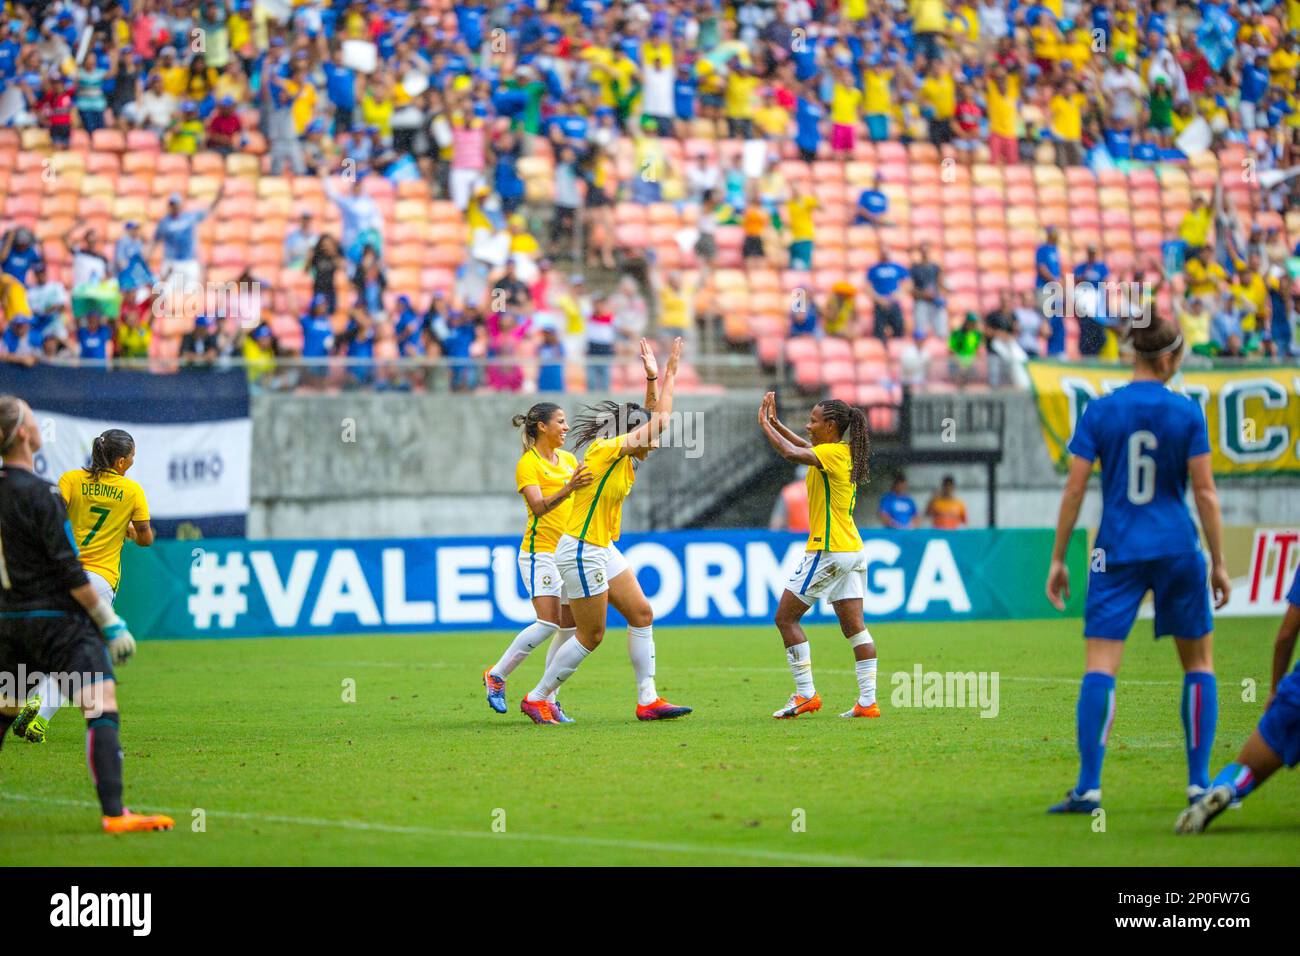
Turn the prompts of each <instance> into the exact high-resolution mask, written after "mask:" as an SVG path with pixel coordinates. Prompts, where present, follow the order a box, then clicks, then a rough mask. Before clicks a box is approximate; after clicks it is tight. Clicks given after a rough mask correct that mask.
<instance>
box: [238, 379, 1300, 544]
mask: <svg viewBox="0 0 1300 956" xmlns="http://www.w3.org/2000/svg"><path fill="white" fill-rule="evenodd" d="M622 397H624V398H626V397H628V396H622ZM759 398H760V393H759V392H758V391H757V390H753V391H750V390H731V391H728V392H727V393H726V394H725V395H718V396H684V397H682V398H681V399H680V400H679V401H678V402H677V403H676V407H677V409H678V410H680V411H681V412H683V413H684V414H685V415H690V416H692V417H693V419H692V420H693V425H692V427H693V429H694V431H693V434H692V437H693V438H695V439H697V440H698V446H699V448H698V450H699V455H698V457H694V456H693V457H689V458H688V457H687V453H686V450H685V449H683V448H680V447H676V448H673V447H669V448H664V449H661V450H660V451H658V452H656V453H655V454H654V455H652V456H651V457H650V459H649V460H648V461H647V462H646V464H645V465H644V466H643V467H642V469H641V471H640V472H639V473H638V478H637V489H636V491H635V492H634V493H633V495H632V496H631V497H630V498H629V499H628V505H627V507H626V509H625V514H624V525H625V527H626V528H627V529H628V530H647V529H657V528H667V527H680V526H682V525H683V524H689V523H690V522H691V521H693V520H696V519H697V518H698V517H699V516H701V515H704V514H706V513H708V512H710V511H712V510H713V509H715V507H716V506H718V505H719V504H721V505H722V506H723V511H722V512H721V513H720V514H719V513H716V512H715V513H714V515H713V516H712V517H710V518H709V522H710V523H711V524H716V525H735V524H738V523H739V524H746V525H754V524H762V523H765V521H766V518H765V517H761V518H756V517H755V516H756V515H763V516H765V515H766V514H767V513H768V512H769V511H770V508H771V502H770V501H768V502H764V503H763V506H762V507H761V508H757V507H753V502H749V501H747V502H745V504H746V505H748V506H750V507H747V508H740V507H737V508H735V509H733V511H734V513H733V514H730V515H729V514H728V511H727V504H728V502H729V501H732V500H735V499H736V497H737V489H739V488H741V487H742V486H746V484H747V482H750V481H751V480H753V479H755V478H762V477H763V475H764V473H769V474H768V476H767V477H768V478H769V480H768V481H766V482H764V483H763V485H762V487H761V488H759V489H758V490H757V491H751V492H747V493H748V494H762V495H766V496H769V497H772V498H775V489H776V488H778V487H779V484H780V482H779V480H778V481H776V482H773V481H771V480H770V478H771V477H772V476H771V474H770V470H773V469H775V470H777V471H780V469H782V468H784V467H785V466H784V465H783V464H782V463H781V462H780V460H779V459H778V458H776V456H775V455H774V454H773V453H772V452H771V451H770V450H769V449H768V448H767V445H766V443H765V442H764V441H763V439H762V436H761V435H760V434H759V432H758V428H757V424H756V421H755V414H756V409H757V407H758V401H759ZM997 399H998V400H999V401H1001V402H1002V403H1003V406H1004V411H1005V416H1006V433H1005V445H1004V458H1003V461H1002V464H1001V465H1000V466H999V467H998V494H997V512H998V514H997V518H998V524H999V526H1001V527H1050V526H1052V525H1054V524H1055V520H1056V508H1057V504H1058V502H1059V500H1060V493H1061V488H1062V485H1063V481H1064V480H1063V478H1062V476H1061V475H1060V474H1058V473H1057V472H1056V471H1055V469H1054V468H1053V467H1052V464H1051V461H1050V460H1049V458H1048V454H1047V448H1046V445H1045V443H1044V441H1043V437H1042V430H1041V428H1040V426H1039V421H1038V413H1037V409H1036V406H1035V403H1034V399H1033V397H1032V396H1031V395H1028V394H1024V393H1008V394H1002V395H999V396H997ZM534 400H535V399H534V397H533V396H511V395H473V396H466V395H450V394H431V395H409V394H400V393H365V392H357V393H348V394H340V395H275V394H262V395H257V396H254V400H253V442H254V455H253V474H252V497H253V501H252V510H251V514H250V516H249V535H250V536H251V537H255V538H362V537H390V536H391V537H425V536H433V535H473V534H513V533H515V532H521V533H522V529H523V512H522V508H521V507H520V502H519V496H518V495H517V494H516V492H515V489H514V464H515V461H516V460H517V458H518V455H519V443H518V438H517V436H516V433H515V431H514V430H513V429H512V428H511V427H510V418H511V416H512V415H514V414H515V413H516V412H521V411H524V410H525V409H526V408H527V407H528V405H529V404H531V402H532V401H534ZM586 400H589V397H587V396H566V397H563V398H562V400H561V404H563V405H564V407H565V408H566V410H567V411H568V413H569V416H570V419H571V420H572V418H573V417H575V415H576V414H577V412H578V409H579V407H580V406H581V405H582V404H583V402H584V401H586ZM943 400H945V401H947V400H955V401H956V402H957V403H962V402H964V401H966V400H967V399H965V398H963V397H962V396H955V397H948V396H945V397H944V399H943ZM919 401H921V402H925V401H937V399H924V398H922V399H919ZM955 437H956V443H957V446H958V447H960V445H961V443H962V442H970V443H972V444H974V443H979V442H982V441H986V440H987V438H986V437H985V436H981V435H978V434H973V435H969V436H966V435H962V434H961V433H960V432H959V433H958V434H957V435H956V436H955ZM349 439H351V440H349ZM915 440H916V442H917V444H930V445H940V444H941V436H940V435H939V434H937V433H936V434H933V435H927V434H924V433H919V432H918V433H917V434H916V436H915ZM692 454H693V453H692ZM787 471H788V469H787ZM949 472H951V473H952V474H954V475H955V476H956V478H957V484H958V492H959V494H960V495H961V496H962V498H963V499H964V500H965V502H966V506H967V511H968V514H969V517H970V523H971V525H972V526H973V527H982V526H984V525H986V524H987V521H988V508H987V504H986V496H985V493H984V489H985V486H986V474H985V470H984V468H983V467H982V466H980V467H945V466H941V465H930V466H916V467H913V468H910V469H909V478H910V483H911V492H912V495H913V497H915V498H916V499H917V502H918V504H919V505H920V506H921V507H924V505H925V501H926V499H927V498H928V496H929V494H930V492H931V491H932V490H934V489H935V488H937V487H938V485H939V481H940V479H941V477H942V476H943V475H944V474H945V473H949ZM888 477H889V476H888V474H887V473H885V472H884V471H883V470H880V471H878V473H877V474H874V475H873V477H872V482H871V484H870V486H869V487H868V488H867V489H866V490H865V491H864V493H863V494H862V495H861V496H860V500H859V505H858V515H857V517H858V522H859V523H860V524H861V525H863V526H864V527H866V526H872V525H875V524H877V520H876V519H875V517H874V515H875V512H876V505H877V503H878V501H879V496H880V495H881V494H883V493H884V492H885V491H886V490H888ZM1220 495H1221V498H1222V504H1223V511H1224V520H1225V523H1226V524H1228V525H1230V526H1231V525H1242V526H1249V525H1256V524H1270V525H1279V524H1287V525H1300V481H1279V480H1277V479H1273V480H1268V481H1265V480H1260V479H1251V478H1235V479H1223V480H1221V481H1220ZM1099 515H1100V498H1099V495H1098V493H1097V488H1096V482H1095V480H1094V487H1093V489H1092V491H1091V492H1090V494H1089V496H1088V499H1087V501H1086V502H1085V504H1084V510H1083V514H1082V516H1081V522H1082V524H1084V525H1085V526H1088V527H1095V526H1096V524H1097V520H1098V518H1099Z"/></svg>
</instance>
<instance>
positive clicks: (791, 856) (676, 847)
mask: <svg viewBox="0 0 1300 956" xmlns="http://www.w3.org/2000/svg"><path fill="white" fill-rule="evenodd" d="M0 799H4V800H16V801H20V802H23V803H49V804H56V805H58V806H65V807H82V808H87V809H98V807H99V804H98V803H93V802H91V801H89V800H71V799H67V798H64V797H39V796H34V795H31V794H22V793H3V792H0ZM152 809H153V810H156V811H157V812H160V813H166V814H169V815H174V816H178V817H184V816H185V814H187V813H188V812H189V811H188V810H175V809H168V808H167V807H153V808H152ZM207 815H208V816H210V817H217V818H221V817H226V818H229V819H232V820H246V821H250V822H253V823H279V824H284V825H286V826H300V827H317V828H322V827H332V828H335V829H340V830H359V831H363V832H365V831H370V832H375V833H395V834H405V835H408V836H429V837H442V838H445V839H454V840H459V839H478V840H481V839H488V840H520V841H524V842H536V843H556V844H580V845H582V846H592V847H607V848H609V849H616V850H645V851H647V852H652V853H695V854H698V855H701V856H722V857H726V856H734V857H748V858H750V859H755V860H771V861H774V862H786V863H817V864H824V865H827V866H955V865H962V866H969V865H972V864H965V863H963V864H953V863H943V862H939V861H936V860H874V859H872V860H868V859H862V858H859V857H849V856H832V855H829V854H823V853H789V852H786V851H784V850H760V849H753V848H747V847H741V848H735V849H728V848H724V847H714V846H702V845H700V844H694V843H659V842H655V841H648V840H615V839H603V838H601V837H587V836H561V835H559V834H551V833H518V832H516V833H509V832H507V833H481V832H479V831H477V830H438V829H434V828H432V827H414V826H399V825H397V824H391V823H370V822H367V821H365V820H330V819H324V818H319V817H290V816H280V815H277V814H267V813H242V812H239V811H234V810H208V811H207Z"/></svg>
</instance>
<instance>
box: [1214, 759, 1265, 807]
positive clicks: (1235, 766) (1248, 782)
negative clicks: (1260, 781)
mask: <svg viewBox="0 0 1300 956" xmlns="http://www.w3.org/2000/svg"><path fill="white" fill-rule="evenodd" d="M1220 785H1222V786H1228V787H1231V788H1232V792H1233V793H1235V794H1236V795H1237V799H1238V800H1241V799H1244V798H1245V797H1248V796H1250V794H1251V793H1252V792H1253V791H1254V789H1255V774H1254V773H1252V772H1251V769H1250V768H1249V767H1247V766H1246V765H1245V764H1240V763H1230V764H1228V765H1227V766H1226V767H1224V768H1223V769H1222V770H1220V771H1219V775H1218V776H1217V777H1215V778H1214V783H1212V784H1210V786H1212V787H1218V786H1220Z"/></svg>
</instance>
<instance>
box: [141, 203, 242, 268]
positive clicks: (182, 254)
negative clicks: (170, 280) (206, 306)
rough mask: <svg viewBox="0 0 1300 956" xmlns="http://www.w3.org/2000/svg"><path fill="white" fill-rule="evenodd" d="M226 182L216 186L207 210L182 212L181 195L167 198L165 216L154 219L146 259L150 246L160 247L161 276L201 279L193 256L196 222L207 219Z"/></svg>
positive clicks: (194, 254)
mask: <svg viewBox="0 0 1300 956" xmlns="http://www.w3.org/2000/svg"><path fill="white" fill-rule="evenodd" d="M225 189H226V183H225V180H222V182H221V185H220V186H219V187H218V188H217V195H216V196H215V197H214V198H213V200H212V203H211V205H209V206H208V208H207V209H192V210H190V211H189V212H186V211H185V210H184V209H182V207H181V194H180V193H172V194H171V195H170V196H169V197H167V215H165V216H163V217H162V219H160V220H159V221H158V228H157V230H156V231H155V232H154V237H153V245H152V246H151V247H150V249H149V258H150V259H152V258H153V252H154V249H156V248H157V247H158V246H160V245H161V246H162V248H163V268H162V273H163V276H164V277H165V278H166V277H170V276H173V275H179V276H182V277H183V278H184V279H185V280H186V281H188V282H192V283H196V284H197V283H198V282H201V281H202V278H203V271H202V269H201V268H200V266H199V262H198V259H197V257H196V250H197V243H196V241H195V239H196V233H197V231H198V227H199V223H201V222H202V221H203V220H204V219H207V218H208V214H209V213H211V212H212V210H213V209H215V208H216V207H217V203H219V202H221V196H222V194H223V193H224V192H225Z"/></svg>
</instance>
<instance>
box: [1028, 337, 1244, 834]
mask: <svg viewBox="0 0 1300 956" xmlns="http://www.w3.org/2000/svg"><path fill="white" fill-rule="evenodd" d="M1132 343H1133V348H1134V352H1135V356H1134V365H1133V381H1132V382H1131V383H1130V384H1128V385H1125V386H1124V387H1123V388H1120V389H1116V390H1115V391H1114V392H1111V393H1110V394H1109V395H1106V396H1104V397H1102V398H1098V399H1094V400H1092V401H1090V402H1088V404H1087V405H1086V406H1085V407H1084V410H1083V414H1082V415H1080V416H1079V422H1078V424H1077V425H1076V426H1075V429H1074V437H1073V438H1071V439H1070V453H1071V454H1072V455H1073V456H1074V457H1073V458H1072V459H1071V461H1070V474H1069V478H1068V479H1067V480H1066V485H1065V491H1064V493H1063V494H1062V495H1061V509H1060V514H1059V516H1058V518H1057V521H1056V543H1055V545H1054V546H1053V549H1052V562H1051V567H1050V568H1049V570H1048V572H1047V599H1048V600H1049V601H1051V602H1052V604H1053V605H1054V606H1055V607H1056V608H1057V609H1058V610H1064V608H1065V600H1064V599H1066V598H1069V596H1070V575H1069V571H1068V569H1067V568H1066V566H1065V549H1066V546H1067V545H1068V544H1069V540H1070V535H1071V533H1072V532H1073V531H1074V523H1075V521H1076V520H1077V519H1078V517H1079V506H1080V505H1081V504H1082V503H1083V496H1084V494H1085V493H1086V492H1087V490H1088V478H1089V476H1090V475H1091V474H1092V468H1093V464H1094V463H1096V462H1100V463H1101V498H1102V512H1101V526H1100V527H1099V528H1098V530H1097V541H1096V544H1095V547H1094V550H1093V552H1092V558H1091V561H1090V562H1089V570H1088V597H1087V601H1086V602H1085V605H1084V612H1083V634H1084V638H1085V652H1084V654H1085V663H1084V675H1083V683H1082V686H1081V688H1080V690H1079V704H1078V710H1077V721H1078V742H1079V757H1080V769H1079V780H1078V783H1077V784H1076V785H1075V787H1074V789H1073V790H1071V791H1069V792H1068V793H1067V794H1066V796H1065V799H1064V800H1062V801H1061V802H1060V803H1058V804H1055V805H1054V806H1052V807H1050V808H1049V810H1048V812H1049V813H1091V812H1092V811H1093V810H1095V809H1097V808H1098V807H1099V806H1101V764H1102V759H1103V758H1104V757H1105V753H1106V741H1107V738H1109V736H1110V728H1111V724H1112V723H1113V721H1114V719H1115V674H1116V673H1117V672H1118V671H1119V664H1120V657H1121V655H1122V654H1123V652H1124V640H1125V638H1127V637H1128V633H1129V630H1130V629H1131V628H1132V627H1133V621H1134V619H1135V618H1136V617H1137V612H1138V606H1139V605H1140V604H1141V603H1142V598H1143V597H1144V596H1145V595H1146V592H1147V591H1152V592H1154V596H1155V636H1156V637H1157V638H1159V637H1163V636H1164V635H1167V634H1168V635H1172V636H1173V638H1174V646H1175V648H1176V649H1177V651H1178V658H1179V660H1180V662H1181V663H1182V666H1183V671H1184V677H1183V694H1182V703H1181V705H1180V710H1181V714H1182V721H1183V733H1184V735H1185V737H1186V749H1187V795H1188V800H1189V801H1193V800H1196V799H1197V798H1199V797H1200V796H1201V794H1203V793H1204V792H1205V790H1206V788H1207V787H1209V785H1210V748H1211V747H1212V746H1213V744H1214V728H1215V724H1216V723H1217V720H1218V712H1219V702H1218V696H1217V686H1216V683H1215V679H1214V661H1213V658H1212V656H1211V640H1212V638H1213V627H1214V624H1213V618H1212V616H1211V613H1210V596H1209V590H1208V589H1207V587H1206V568H1205V555H1204V553H1203V552H1202V551H1201V549H1200V547H1199V545H1198V543H1197V535H1196V525H1195V524H1194V523H1193V522H1192V516H1191V514H1190V513H1189V512H1188V510H1187V506H1186V505H1185V504H1184V503H1183V496H1184V494H1185V492H1186V489H1187V478H1188V475H1189V474H1190V475H1191V479H1192V493H1193V496H1194V497H1195V499H1196V510H1197V512H1198V513H1199V515H1200V518H1201V527H1202V529H1204V531H1205V543H1206V545H1207V547H1208V550H1209V553H1210V561H1211V571H1210V584H1211V586H1212V587H1213V590H1214V599H1215V607H1216V608H1219V607H1223V605H1224V604H1226V603H1227V602H1228V594H1229V592H1230V591H1231V589H1232V582H1231V580H1230V579H1229V577H1228V570H1227V567H1226V566H1225V565H1224V563H1223V546H1222V528H1223V520H1222V518H1221V516H1220V514H1219V496H1218V492H1217V491H1216V490H1215V487H1214V473H1213V470H1212V465H1211V461H1210V443H1209V438H1208V436H1207V434H1206V428H1205V416H1204V415H1203V414H1202V412H1201V407H1200V405H1198V404H1197V403H1196V401H1195V400H1193V399H1191V398H1188V397H1186V396H1183V395H1179V394H1177V393H1175V392H1172V391H1170V390H1169V389H1168V388H1166V387H1165V383H1166V382H1168V381H1169V379H1170V378H1171V377H1172V376H1173V374H1174V373H1175V372H1176V371H1177V370H1178V365H1179V363H1180V362H1181V361H1182V354H1183V337H1182V335H1181V334H1180V333H1179V332H1178V329H1177V328H1176V327H1175V326H1174V324H1173V323H1172V322H1168V321H1166V320H1164V319H1161V318H1159V317H1155V316H1153V317H1152V319H1151V321H1150V322H1149V324H1148V325H1146V326H1145V327H1143V328H1134V329H1133V330H1132Z"/></svg>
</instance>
